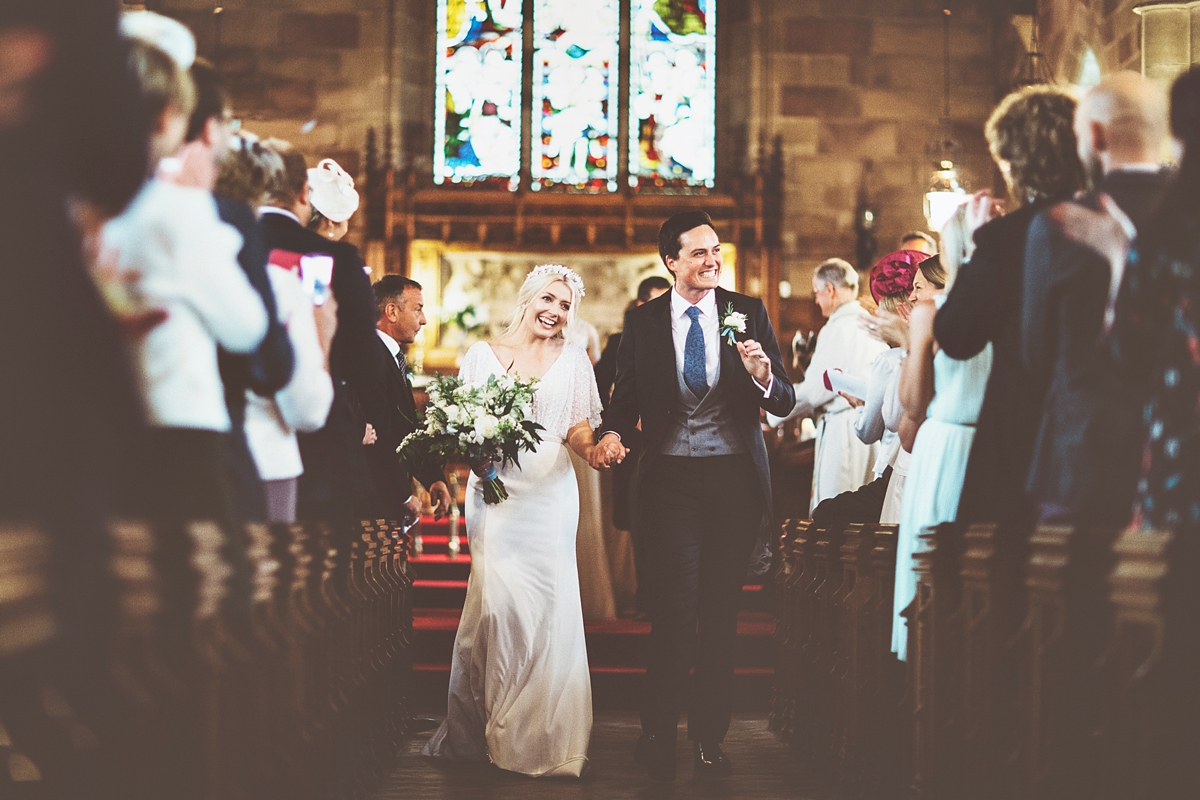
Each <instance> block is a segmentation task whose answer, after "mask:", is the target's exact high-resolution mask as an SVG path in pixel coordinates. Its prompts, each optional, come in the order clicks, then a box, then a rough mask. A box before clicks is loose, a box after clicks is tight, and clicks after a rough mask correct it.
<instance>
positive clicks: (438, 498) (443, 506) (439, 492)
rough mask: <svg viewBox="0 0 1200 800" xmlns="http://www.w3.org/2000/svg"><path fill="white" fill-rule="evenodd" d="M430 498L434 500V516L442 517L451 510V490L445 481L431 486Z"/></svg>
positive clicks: (435, 517)
mask: <svg viewBox="0 0 1200 800" xmlns="http://www.w3.org/2000/svg"><path fill="white" fill-rule="evenodd" d="M429 499H430V500H432V501H433V518H434V519H441V518H442V517H444V516H446V514H447V512H449V511H450V502H451V500H450V490H449V489H448V488H447V487H446V483H445V482H444V481H438V482H437V483H435V484H434V485H433V486H430V487H429Z"/></svg>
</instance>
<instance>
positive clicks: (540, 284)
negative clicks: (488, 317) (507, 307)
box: [500, 264, 584, 339]
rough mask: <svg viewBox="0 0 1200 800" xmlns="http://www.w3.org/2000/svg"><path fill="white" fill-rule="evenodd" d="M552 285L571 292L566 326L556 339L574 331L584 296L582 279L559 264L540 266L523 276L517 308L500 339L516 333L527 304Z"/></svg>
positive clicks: (527, 306) (518, 293)
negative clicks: (555, 284) (580, 302)
mask: <svg viewBox="0 0 1200 800" xmlns="http://www.w3.org/2000/svg"><path fill="white" fill-rule="evenodd" d="M552 283H564V284H566V286H567V288H568V289H570V290H571V308H570V309H569V310H568V311H567V324H566V325H564V326H563V327H562V329H561V330H560V331H559V332H558V333H557V334H556V338H566V337H567V336H569V335H570V333H572V332H573V331H574V329H575V325H576V320H577V319H578V314H579V301H580V300H582V299H583V295H584V290H583V279H582V278H580V277H579V276H578V275H577V274H575V272H573V271H572V270H569V269H567V268H566V267H564V266H562V265H561V264H542V265H541V266H539V267H534V268H533V270H532V271H531V272H530V273H529V274H528V275H526V276H525V282H524V283H522V284H521V289H520V291H518V292H517V307H516V309H514V310H513V313H512V317H510V318H509V320H508V324H507V325H506V326H505V327H504V332H503V333H502V334H501V335H500V338H501V339H507V338H509V337H510V336H512V335H513V334H515V333H516V332H517V330H518V329H519V328H520V327H521V320H522V319H523V318H524V317H525V311H526V309H528V308H529V304H530V303H532V302H533V299H534V298H535V297H537V296H538V295H540V294H541V293H542V292H544V291H545V290H546V287H548V286H549V285H550V284H552Z"/></svg>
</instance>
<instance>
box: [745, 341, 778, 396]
mask: <svg viewBox="0 0 1200 800" xmlns="http://www.w3.org/2000/svg"><path fill="white" fill-rule="evenodd" d="M737 350H738V355H739V356H741V357H742V366H744V367H745V368H746V372H749V373H750V377H752V378H754V380H756V381H758V383H759V384H760V385H761V386H766V385H767V381H769V380H771V359H769V358H767V354H766V353H765V352H763V349H762V345H761V344H759V343H758V342H756V341H754V340H753V339H747V340H746V341H744V342H738V343H737Z"/></svg>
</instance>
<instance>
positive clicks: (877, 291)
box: [871, 250, 929, 303]
mask: <svg viewBox="0 0 1200 800" xmlns="http://www.w3.org/2000/svg"><path fill="white" fill-rule="evenodd" d="M927 258H929V256H928V254H926V253H922V252H920V251H919V250H897V251H896V252H894V253H888V254H887V255H886V256H884V257H883V258H881V259H879V261H877V262H876V263H875V266H873V267H871V297H873V298H875V302H876V303H878V302H879V298H881V297H883V296H885V295H897V294H904V295H908V294H911V293H912V288H913V276H915V275H916V274H917V265H918V264H920V263H921V262H922V261H924V260H925V259H927Z"/></svg>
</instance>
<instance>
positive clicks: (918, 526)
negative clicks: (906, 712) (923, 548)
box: [892, 198, 992, 661]
mask: <svg viewBox="0 0 1200 800" xmlns="http://www.w3.org/2000/svg"><path fill="white" fill-rule="evenodd" d="M984 202H988V201H987V199H986V198H984ZM955 213H956V215H963V216H965V214H966V207H965V206H964V207H960V208H959V209H958V211H957V212H955ZM959 224H961V223H955V222H952V223H949V224H948V227H950V226H955V227H957V226H958V225H959ZM947 238H950V239H951V240H950V241H947ZM952 248H955V244H954V243H953V239H952V237H943V251H947V250H950V249H952ZM948 260H949V261H950V262H951V263H958V262H959V261H960V260H961V250H959V254H958V255H957V256H952V257H951V258H949V259H948ZM928 274H929V275H932V276H933V277H934V278H937V277H939V275H938V273H937V272H936V271H934V270H932V269H931V270H930V271H929V273H928ZM941 275H942V276H944V278H943V279H944V280H945V281H946V283H950V282H951V281H953V279H954V273H953V272H952V271H949V270H945V271H943V272H942V273H941ZM925 293H926V290H925V289H924V288H923V289H922V290H921V292H920V293H917V292H914V295H916V296H915V297H914V302H913V312H912V314H911V316H910V317H909V337H908V355H907V356H906V357H905V359H904V364H903V366H902V368H901V372H900V385H899V390H900V391H899V399H900V405H901V408H902V412H901V413H902V418H901V420H900V424H899V426H898V427H899V433H900V440H901V445H902V447H903V449H905V450H908V451H910V452H911V453H912V455H911V457H910V458H909V459H908V463H907V468H906V470H905V471H906V477H905V481H904V492H903V495H902V497H901V502H900V520H899V521H900V532H899V535H898V537H897V539H896V582H895V587H894V590H893V592H894V594H893V606H892V610H893V616H892V651H893V652H894V653H896V656H897V657H898V658H899V659H900V660H901V661H904V660H905V659H906V657H907V651H908V627H907V622H906V620H905V618H904V616H903V615H902V612H903V611H904V609H905V608H907V607H908V604H909V603H911V602H912V599H913V597H915V596H916V589H917V583H916V572H915V571H914V553H915V552H916V551H917V550H918V548H919V544H920V542H919V539H918V537H919V536H920V534H921V533H923V532H924V531H925V530H926V529H927V528H929V527H931V526H934V525H938V524H940V523H943V522H950V521H953V520H954V518H955V515H956V514H957V512H958V503H959V497H960V494H961V490H962V483H963V476H964V474H965V473H966V469H967V459H968V456H969V455H970V453H971V446H972V442H973V440H974V437H975V422H976V420H977V419H978V418H979V409H980V406H981V404H982V403H983V397H984V387H985V386H986V383H987V377H988V371H989V370H990V369H991V367H992V346H991V345H990V344H987V345H984V348H983V350H982V351H981V352H980V353H979V354H978V355H976V356H974V357H972V358H971V359H969V360H967V361H957V360H955V359H953V358H950V357H949V356H948V355H947V353H946V352H945V350H942V349H940V348H939V347H938V345H937V342H936V341H934V338H933V330H934V319H935V316H936V315H937V314H940V313H941V312H940V311H939V310H938V306H942V305H943V303H944V302H946V295H945V294H943V293H941V292H932V291H931V292H928V294H930V295H932V296H930V297H926V296H924V295H925ZM943 307H944V306H943Z"/></svg>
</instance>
